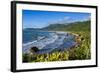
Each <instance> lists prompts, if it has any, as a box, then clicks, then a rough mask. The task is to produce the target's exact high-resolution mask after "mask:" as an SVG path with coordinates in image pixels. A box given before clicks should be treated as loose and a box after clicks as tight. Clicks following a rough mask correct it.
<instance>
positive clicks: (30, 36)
mask: <svg viewBox="0 0 100 73" xmlns="http://www.w3.org/2000/svg"><path fill="white" fill-rule="evenodd" d="M74 45H76V42H75V41H74V36H73V35H71V34H69V33H62V32H54V31H53V32H52V31H40V30H23V50H22V51H23V53H25V52H29V49H30V48H31V47H37V48H38V49H39V51H38V52H37V53H40V54H44V53H49V52H52V51H54V50H64V49H67V48H70V47H72V46H74Z"/></svg>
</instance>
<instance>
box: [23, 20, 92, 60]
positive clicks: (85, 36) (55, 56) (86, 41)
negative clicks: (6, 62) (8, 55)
mask: <svg viewBox="0 0 100 73" xmlns="http://www.w3.org/2000/svg"><path fill="white" fill-rule="evenodd" d="M44 29H45V30H51V29H52V30H56V31H59V30H60V31H66V32H68V31H69V32H71V33H75V34H78V35H79V36H78V37H76V41H79V40H80V41H79V42H80V44H79V45H78V46H77V47H73V48H71V49H70V50H65V51H59V52H58V51H56V52H53V53H49V54H42V55H39V54H38V55H36V54H33V55H30V54H24V55H23V62H47V61H66V60H85V59H90V58H91V52H90V43H91V41H90V40H91V39H90V37H91V36H90V21H85V22H77V23H72V24H70V25H61V24H60V25H59V26H58V24H57V25H54V26H53V25H50V26H49V27H46V28H44ZM33 58H34V59H33Z"/></svg>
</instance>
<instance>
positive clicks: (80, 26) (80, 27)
mask: <svg viewBox="0 0 100 73" xmlns="http://www.w3.org/2000/svg"><path fill="white" fill-rule="evenodd" d="M42 30H55V31H90V21H83V22H75V23H69V24H51V25H49V26H47V27H45V28H43V29H42Z"/></svg>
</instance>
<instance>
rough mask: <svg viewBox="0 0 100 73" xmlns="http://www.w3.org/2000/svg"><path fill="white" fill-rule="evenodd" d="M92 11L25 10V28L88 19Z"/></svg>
mask: <svg viewBox="0 0 100 73" xmlns="http://www.w3.org/2000/svg"><path fill="white" fill-rule="evenodd" d="M90 17H91V14H90V13H82V12H81V13H79V12H56V11H36V10H23V11H22V22H23V28H43V27H46V26H48V25H50V24H54V23H71V22H76V21H86V20H89V19H90Z"/></svg>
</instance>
